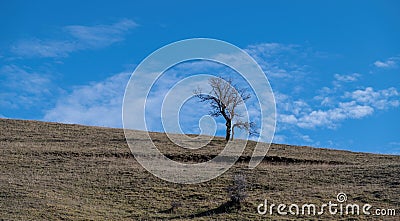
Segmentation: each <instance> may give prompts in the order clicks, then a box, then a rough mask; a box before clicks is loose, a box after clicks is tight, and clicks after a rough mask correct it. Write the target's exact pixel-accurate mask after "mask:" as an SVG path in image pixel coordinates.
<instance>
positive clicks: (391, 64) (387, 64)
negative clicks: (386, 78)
mask: <svg viewBox="0 0 400 221" xmlns="http://www.w3.org/2000/svg"><path fill="white" fill-rule="evenodd" d="M399 61H400V57H391V58H388V59H387V60H386V61H375V62H374V65H375V67H378V68H395V67H397V65H398V62H399Z"/></svg>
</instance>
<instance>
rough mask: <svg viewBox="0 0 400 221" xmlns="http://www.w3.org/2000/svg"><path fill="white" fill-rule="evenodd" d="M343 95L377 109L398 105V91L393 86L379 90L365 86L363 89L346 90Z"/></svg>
mask: <svg viewBox="0 0 400 221" xmlns="http://www.w3.org/2000/svg"><path fill="white" fill-rule="evenodd" d="M345 97H347V98H352V99H354V100H355V101H357V102H359V103H362V104H367V105H371V106H373V107H375V108H377V109H388V108H389V107H398V106H399V92H398V91H397V90H396V89H395V88H394V87H391V88H388V89H384V90H379V91H375V90H374V89H373V88H372V87H367V88H365V89H364V90H356V91H353V92H346V93H345Z"/></svg>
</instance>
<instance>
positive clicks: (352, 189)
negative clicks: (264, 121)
mask: <svg viewBox="0 0 400 221" xmlns="http://www.w3.org/2000/svg"><path fill="white" fill-rule="evenodd" d="M0 131H1V132H0V220H1V219H6V220H8V219H17V220H32V219H34V220H43V219H46V220H48V219H51V220H53V219H71V220H77V219H92V220H93V219H94V220H104V219H111V220H124V219H127V220H130V219H132V220H138V219H156V218H158V219H189V218H193V217H195V218H196V219H199V220H209V219H237V220H246V219H249V220H265V219H271V218H273V219H294V218H296V217H294V216H290V215H288V216H278V215H274V216H273V217H271V215H264V216H261V215H258V214H257V212H256V207H257V205H258V204H260V203H261V202H263V201H264V199H268V200H269V202H271V203H277V204H278V203H286V204H291V203H298V204H303V203H314V204H317V205H318V204H322V203H328V202H329V201H332V202H336V195H337V193H339V192H345V193H346V194H347V196H348V202H349V203H358V204H364V203H369V204H372V205H373V207H374V208H378V207H381V208H397V211H396V212H399V210H398V209H399V205H400V200H399V196H400V186H399V185H400V176H399V172H400V156H390V155H376V154H365V153H353V152H348V151H337V150H328V149H315V148H310V147H296V146H287V145H272V147H271V149H270V151H269V152H268V156H267V158H266V160H264V162H263V163H262V164H260V165H259V166H258V167H257V168H256V169H254V170H248V169H246V165H247V164H246V155H248V154H250V153H251V147H252V146H254V143H250V144H249V145H248V148H247V149H246V151H245V154H244V155H245V156H244V157H243V158H242V162H239V163H237V164H236V165H235V166H234V167H233V168H231V169H230V170H229V171H228V172H226V173H225V174H223V175H222V176H220V177H218V178H217V179H214V180H212V181H209V182H206V183H202V184H196V185H179V184H173V183H168V182H165V181H162V180H160V179H158V178H156V177H154V176H153V175H152V174H150V173H149V172H147V171H146V170H145V169H143V168H142V167H141V166H140V165H139V164H138V163H137V162H136V161H135V159H134V158H133V157H132V156H131V154H130V151H129V148H128V146H127V144H126V142H125V139H124V134H123V131H122V130H120V129H108V128H99V127H86V126H79V125H65V124H57V123H44V122H35V121H20V120H5V119H0ZM152 137H153V138H154V140H155V141H156V143H157V144H160V146H162V147H163V150H162V151H163V152H164V153H167V154H168V155H169V156H170V157H171V158H176V160H182V161H188V160H190V159H195V160H207V159H208V158H209V157H211V156H213V154H218V149H221V147H223V141H222V140H220V139H216V140H213V141H212V142H211V144H210V145H208V146H207V147H206V148H204V149H202V150H197V151H192V152H188V151H186V152H185V151H183V152H182V150H179V149H177V148H176V147H175V146H173V145H172V144H171V143H170V142H168V140H167V139H166V137H165V135H164V134H157V133H153V134H152ZM237 172H241V173H244V174H246V176H247V180H248V183H249V185H248V195H249V197H248V199H247V201H246V202H245V204H244V207H243V208H242V210H241V211H239V212H237V211H233V212H220V211H218V210H215V208H218V207H219V206H221V205H223V204H224V203H225V202H227V196H226V191H225V189H226V187H227V186H228V185H229V184H230V183H231V180H232V174H234V173H237ZM171 202H180V203H181V204H182V206H181V207H180V208H178V209H177V210H176V211H174V212H173V213H170V212H169V211H168V209H169V208H170V207H171ZM208 212H210V213H215V214H213V215H207V213H208ZM275 214H276V212H275ZM303 218H307V219H321V218H327V219H347V218H354V219H365V218H377V217H364V216H340V215H336V216H331V215H328V214H325V215H322V216H310V217H307V216H306V217H304V216H303ZM378 218H379V217H378ZM386 218H390V217H386ZM391 218H392V219H393V220H396V219H398V218H399V214H397V216H396V217H391ZM379 219H382V217H380V218H379Z"/></svg>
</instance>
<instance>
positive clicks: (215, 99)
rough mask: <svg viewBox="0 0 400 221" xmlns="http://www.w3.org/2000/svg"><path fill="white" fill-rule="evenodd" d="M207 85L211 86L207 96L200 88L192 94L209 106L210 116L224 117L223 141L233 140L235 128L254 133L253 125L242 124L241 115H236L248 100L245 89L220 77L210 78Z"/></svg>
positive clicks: (249, 123)
mask: <svg viewBox="0 0 400 221" xmlns="http://www.w3.org/2000/svg"><path fill="white" fill-rule="evenodd" d="M208 83H209V84H210V86H211V91H210V93H209V94H207V95H206V94H203V93H202V91H201V89H200V88H198V89H197V90H195V91H194V93H195V96H196V97H198V98H199V99H200V101H201V102H205V103H209V104H210V107H211V111H210V114H211V116H213V117H219V116H223V117H224V119H225V121H226V124H225V125H226V137H225V139H226V140H227V141H228V140H229V139H232V140H233V136H234V129H235V127H236V128H240V129H245V130H248V131H249V132H250V133H254V130H253V129H252V128H254V126H255V124H254V123H253V122H243V121H242V120H241V119H240V117H241V115H240V114H239V113H236V108H237V107H238V106H239V105H241V104H243V103H244V102H245V101H246V100H248V99H249V98H250V94H249V93H248V91H247V89H246V88H240V87H238V86H237V85H236V84H233V82H232V79H225V78H222V77H212V78H210V79H209V82H208ZM231 134H232V136H231Z"/></svg>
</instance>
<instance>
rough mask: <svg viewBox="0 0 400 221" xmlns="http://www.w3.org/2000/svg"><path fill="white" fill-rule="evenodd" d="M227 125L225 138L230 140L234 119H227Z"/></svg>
mask: <svg viewBox="0 0 400 221" xmlns="http://www.w3.org/2000/svg"><path fill="white" fill-rule="evenodd" d="M225 125H226V136H225V140H226V141H229V139H230V138H231V129H232V121H231V120H227V121H226V124H225Z"/></svg>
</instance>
